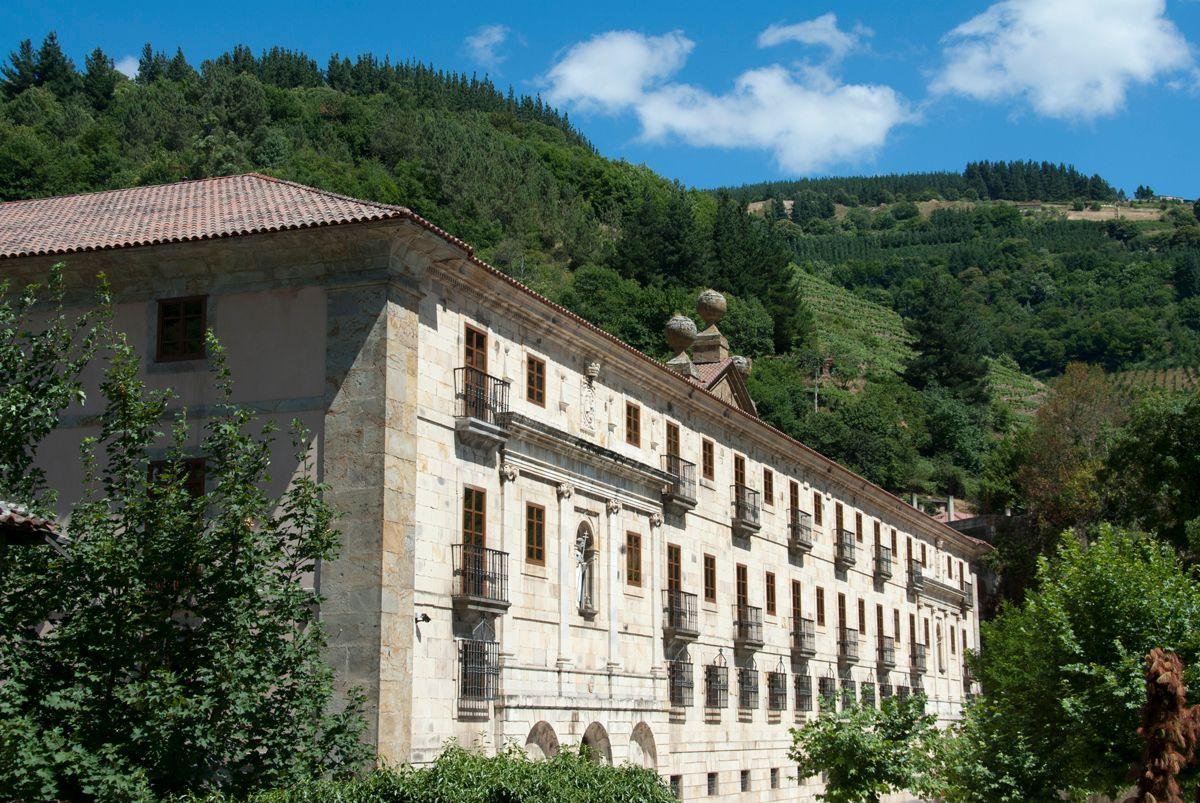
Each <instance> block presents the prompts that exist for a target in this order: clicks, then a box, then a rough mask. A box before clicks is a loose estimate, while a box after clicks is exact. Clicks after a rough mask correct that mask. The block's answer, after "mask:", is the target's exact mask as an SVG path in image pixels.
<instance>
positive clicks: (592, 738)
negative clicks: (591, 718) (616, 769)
mask: <svg viewBox="0 0 1200 803" xmlns="http://www.w3.org/2000/svg"><path fill="white" fill-rule="evenodd" d="M582 746H583V747H585V748H587V755H588V758H590V759H591V760H592V761H595V762H596V763H597V764H606V765H608V766H612V763H613V760H612V743H611V742H610V741H609V740H608V731H606V730H605V729H604V726H603V725H601V724H600V723H599V722H593V723H592V724H591V725H588V726H587V730H585V731H584V732H583V742H582Z"/></svg>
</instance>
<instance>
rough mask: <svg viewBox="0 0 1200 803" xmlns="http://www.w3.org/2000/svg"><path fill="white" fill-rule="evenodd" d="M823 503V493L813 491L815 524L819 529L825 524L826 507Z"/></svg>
mask: <svg viewBox="0 0 1200 803" xmlns="http://www.w3.org/2000/svg"><path fill="white" fill-rule="evenodd" d="M822 501H823V500H822V499H821V492H820V491H813V523H814V524H816V525H817V526H818V527H820V526H821V525H822V524H824V523H825V505H824V504H822Z"/></svg>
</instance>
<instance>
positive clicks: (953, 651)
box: [950, 627, 958, 655]
mask: <svg viewBox="0 0 1200 803" xmlns="http://www.w3.org/2000/svg"><path fill="white" fill-rule="evenodd" d="M957 653H958V648H957V647H956V646H955V631H954V628H953V627H952V628H950V654H951V655H956V654H957Z"/></svg>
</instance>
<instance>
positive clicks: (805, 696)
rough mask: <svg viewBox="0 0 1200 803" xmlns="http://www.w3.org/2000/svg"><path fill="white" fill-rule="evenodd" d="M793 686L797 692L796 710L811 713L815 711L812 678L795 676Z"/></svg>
mask: <svg viewBox="0 0 1200 803" xmlns="http://www.w3.org/2000/svg"><path fill="white" fill-rule="evenodd" d="M792 685H793V686H795V691H796V710H797V711H811V710H812V709H813V691H812V677H810V676H809V675H793V676H792Z"/></svg>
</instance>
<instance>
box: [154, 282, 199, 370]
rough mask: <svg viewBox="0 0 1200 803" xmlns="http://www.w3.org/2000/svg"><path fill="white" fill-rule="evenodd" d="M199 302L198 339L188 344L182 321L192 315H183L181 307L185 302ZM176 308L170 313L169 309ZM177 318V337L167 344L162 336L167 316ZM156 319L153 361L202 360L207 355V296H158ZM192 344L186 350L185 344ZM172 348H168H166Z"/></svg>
mask: <svg viewBox="0 0 1200 803" xmlns="http://www.w3.org/2000/svg"><path fill="white" fill-rule="evenodd" d="M197 302H198V303H199V304H200V314H199V318H200V340H199V342H198V343H196V344H189V343H188V338H187V337H185V336H184V333H183V328H184V322H185V321H187V320H189V319H191V318H194V317H196V316H194V315H185V314H184V313H183V307H184V305H186V304H193V303H197ZM171 308H174V309H175V310H177V311H176V312H175V314H174V315H171V314H170V309H171ZM172 317H173V318H177V319H178V320H179V325H180V334H179V338H178V340H177V341H176V342H175V343H172V344H168V343H167V341H166V340H165V339H164V338H163V330H164V328H165V324H166V322H167V319H168V318H172ZM156 321H157V326H158V329H157V331H156V332H155V336H154V340H155V345H154V361H155V362H187V361H188V360H203V359H204V358H205V357H207V356H208V344H207V343H206V342H205V333H206V332H207V331H208V296H179V297H178V298H160V299H159V300H158V302H157V315H156ZM189 345H192V346H193V347H192V349H191V350H187V348H186V347H187V346H189ZM169 348H170V349H174V350H168V349H169Z"/></svg>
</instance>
